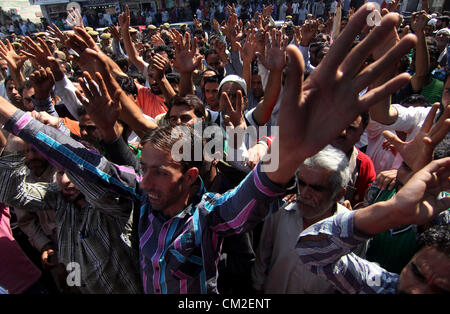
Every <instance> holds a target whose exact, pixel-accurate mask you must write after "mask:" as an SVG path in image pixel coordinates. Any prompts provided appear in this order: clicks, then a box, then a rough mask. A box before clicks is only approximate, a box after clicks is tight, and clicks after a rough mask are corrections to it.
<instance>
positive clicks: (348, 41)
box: [321, 3, 375, 86]
mask: <svg viewBox="0 0 450 314" xmlns="http://www.w3.org/2000/svg"><path fill="white" fill-rule="evenodd" d="M374 9H375V6H374V5H373V4H371V3H366V4H365V5H363V6H362V7H361V8H360V9H359V10H358V11H357V12H356V13H355V14H354V15H353V16H352V18H351V19H350V20H349V21H348V24H347V26H345V28H344V30H343V31H342V33H341V34H340V35H339V37H338V38H339V39H338V40H336V41H335V42H334V44H333V45H332V46H331V48H330V51H329V52H328V53H327V55H326V56H325V58H324V59H323V60H322V62H321V66H323V67H324V68H326V69H327V70H328V71H330V72H331V73H334V72H335V71H336V70H337V69H338V67H339V65H340V64H341V62H342V61H343V60H344V58H345V57H346V55H347V53H348V51H349V50H350V49H351V46H352V44H353V41H354V40H355V38H356V36H357V35H358V34H359V33H360V31H361V29H362V28H363V27H364V25H366V23H367V16H368V15H369V14H370V13H371V12H372V11H373V10H374ZM366 86H367V85H366Z"/></svg>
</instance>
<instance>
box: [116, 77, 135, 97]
mask: <svg viewBox="0 0 450 314" xmlns="http://www.w3.org/2000/svg"><path fill="white" fill-rule="evenodd" d="M116 81H117V83H118V84H119V86H120V88H122V90H123V91H124V92H125V93H127V94H129V95H130V94H131V95H137V93H138V90H137V86H136V83H134V79H133V78H132V77H129V76H118V77H117V78H116Z"/></svg>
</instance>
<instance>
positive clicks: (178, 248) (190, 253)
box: [168, 232, 203, 280]
mask: <svg viewBox="0 0 450 314" xmlns="http://www.w3.org/2000/svg"><path fill="white" fill-rule="evenodd" d="M168 257H169V260H170V264H172V266H173V267H171V270H170V272H171V274H172V275H173V276H174V277H175V278H177V279H178V280H185V279H191V278H195V277H197V276H198V275H199V274H200V271H201V270H202V268H203V259H202V251H201V247H200V246H196V245H195V242H194V238H193V234H192V233H190V232H188V233H184V234H182V235H180V236H179V237H178V238H177V239H176V240H175V242H174V245H173V246H172V247H171V248H170V249H169V251H168Z"/></svg>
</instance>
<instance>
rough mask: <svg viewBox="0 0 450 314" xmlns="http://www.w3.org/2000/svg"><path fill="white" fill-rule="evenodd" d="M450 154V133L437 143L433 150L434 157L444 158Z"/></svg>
mask: <svg viewBox="0 0 450 314" xmlns="http://www.w3.org/2000/svg"><path fill="white" fill-rule="evenodd" d="M449 156H450V135H449V134H447V136H446V137H444V138H443V139H442V141H440V142H439V144H437V145H436V147H435V148H434V151H433V159H434V160H436V159H442V158H446V157H449Z"/></svg>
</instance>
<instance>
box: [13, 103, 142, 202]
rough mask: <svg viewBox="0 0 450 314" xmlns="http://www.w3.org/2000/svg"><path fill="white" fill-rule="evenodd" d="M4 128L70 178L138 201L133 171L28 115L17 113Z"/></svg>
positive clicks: (136, 175)
mask: <svg viewBox="0 0 450 314" xmlns="http://www.w3.org/2000/svg"><path fill="white" fill-rule="evenodd" d="M5 129H6V130H8V131H9V132H11V133H13V134H14V135H16V136H18V137H20V138H22V139H23V140H24V141H25V142H26V143H28V144H30V145H32V146H33V147H34V148H35V149H36V150H38V151H39V153H41V155H43V156H44V157H45V158H46V159H47V160H49V161H50V162H51V163H52V164H53V165H54V166H56V167H57V168H59V169H65V170H66V171H67V172H68V174H70V175H72V176H73V177H78V178H82V179H83V180H85V181H88V182H91V183H95V184H98V186H99V187H101V188H104V189H107V190H108V191H111V192H115V193H118V194H119V195H123V196H126V197H132V198H139V197H140V196H139V195H138V192H137V188H138V184H137V183H138V180H139V176H138V174H136V172H135V171H134V169H132V168H130V167H126V166H118V165H115V164H113V163H111V162H110V161H108V160H107V159H106V158H104V157H103V156H102V155H100V154H98V153H97V152H95V151H93V150H90V149H88V148H86V147H85V146H83V145H82V144H81V143H79V142H77V141H75V140H74V139H72V138H70V137H69V136H66V135H65V134H63V133H62V132H60V131H59V130H57V129H54V128H52V127H50V126H47V125H43V124H42V123H40V122H39V121H36V120H35V119H33V118H32V117H31V116H30V115H29V114H26V113H24V112H23V111H21V110H17V111H16V112H15V113H14V114H13V115H12V116H11V118H10V119H9V120H8V121H7V122H6V123H5Z"/></svg>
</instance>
